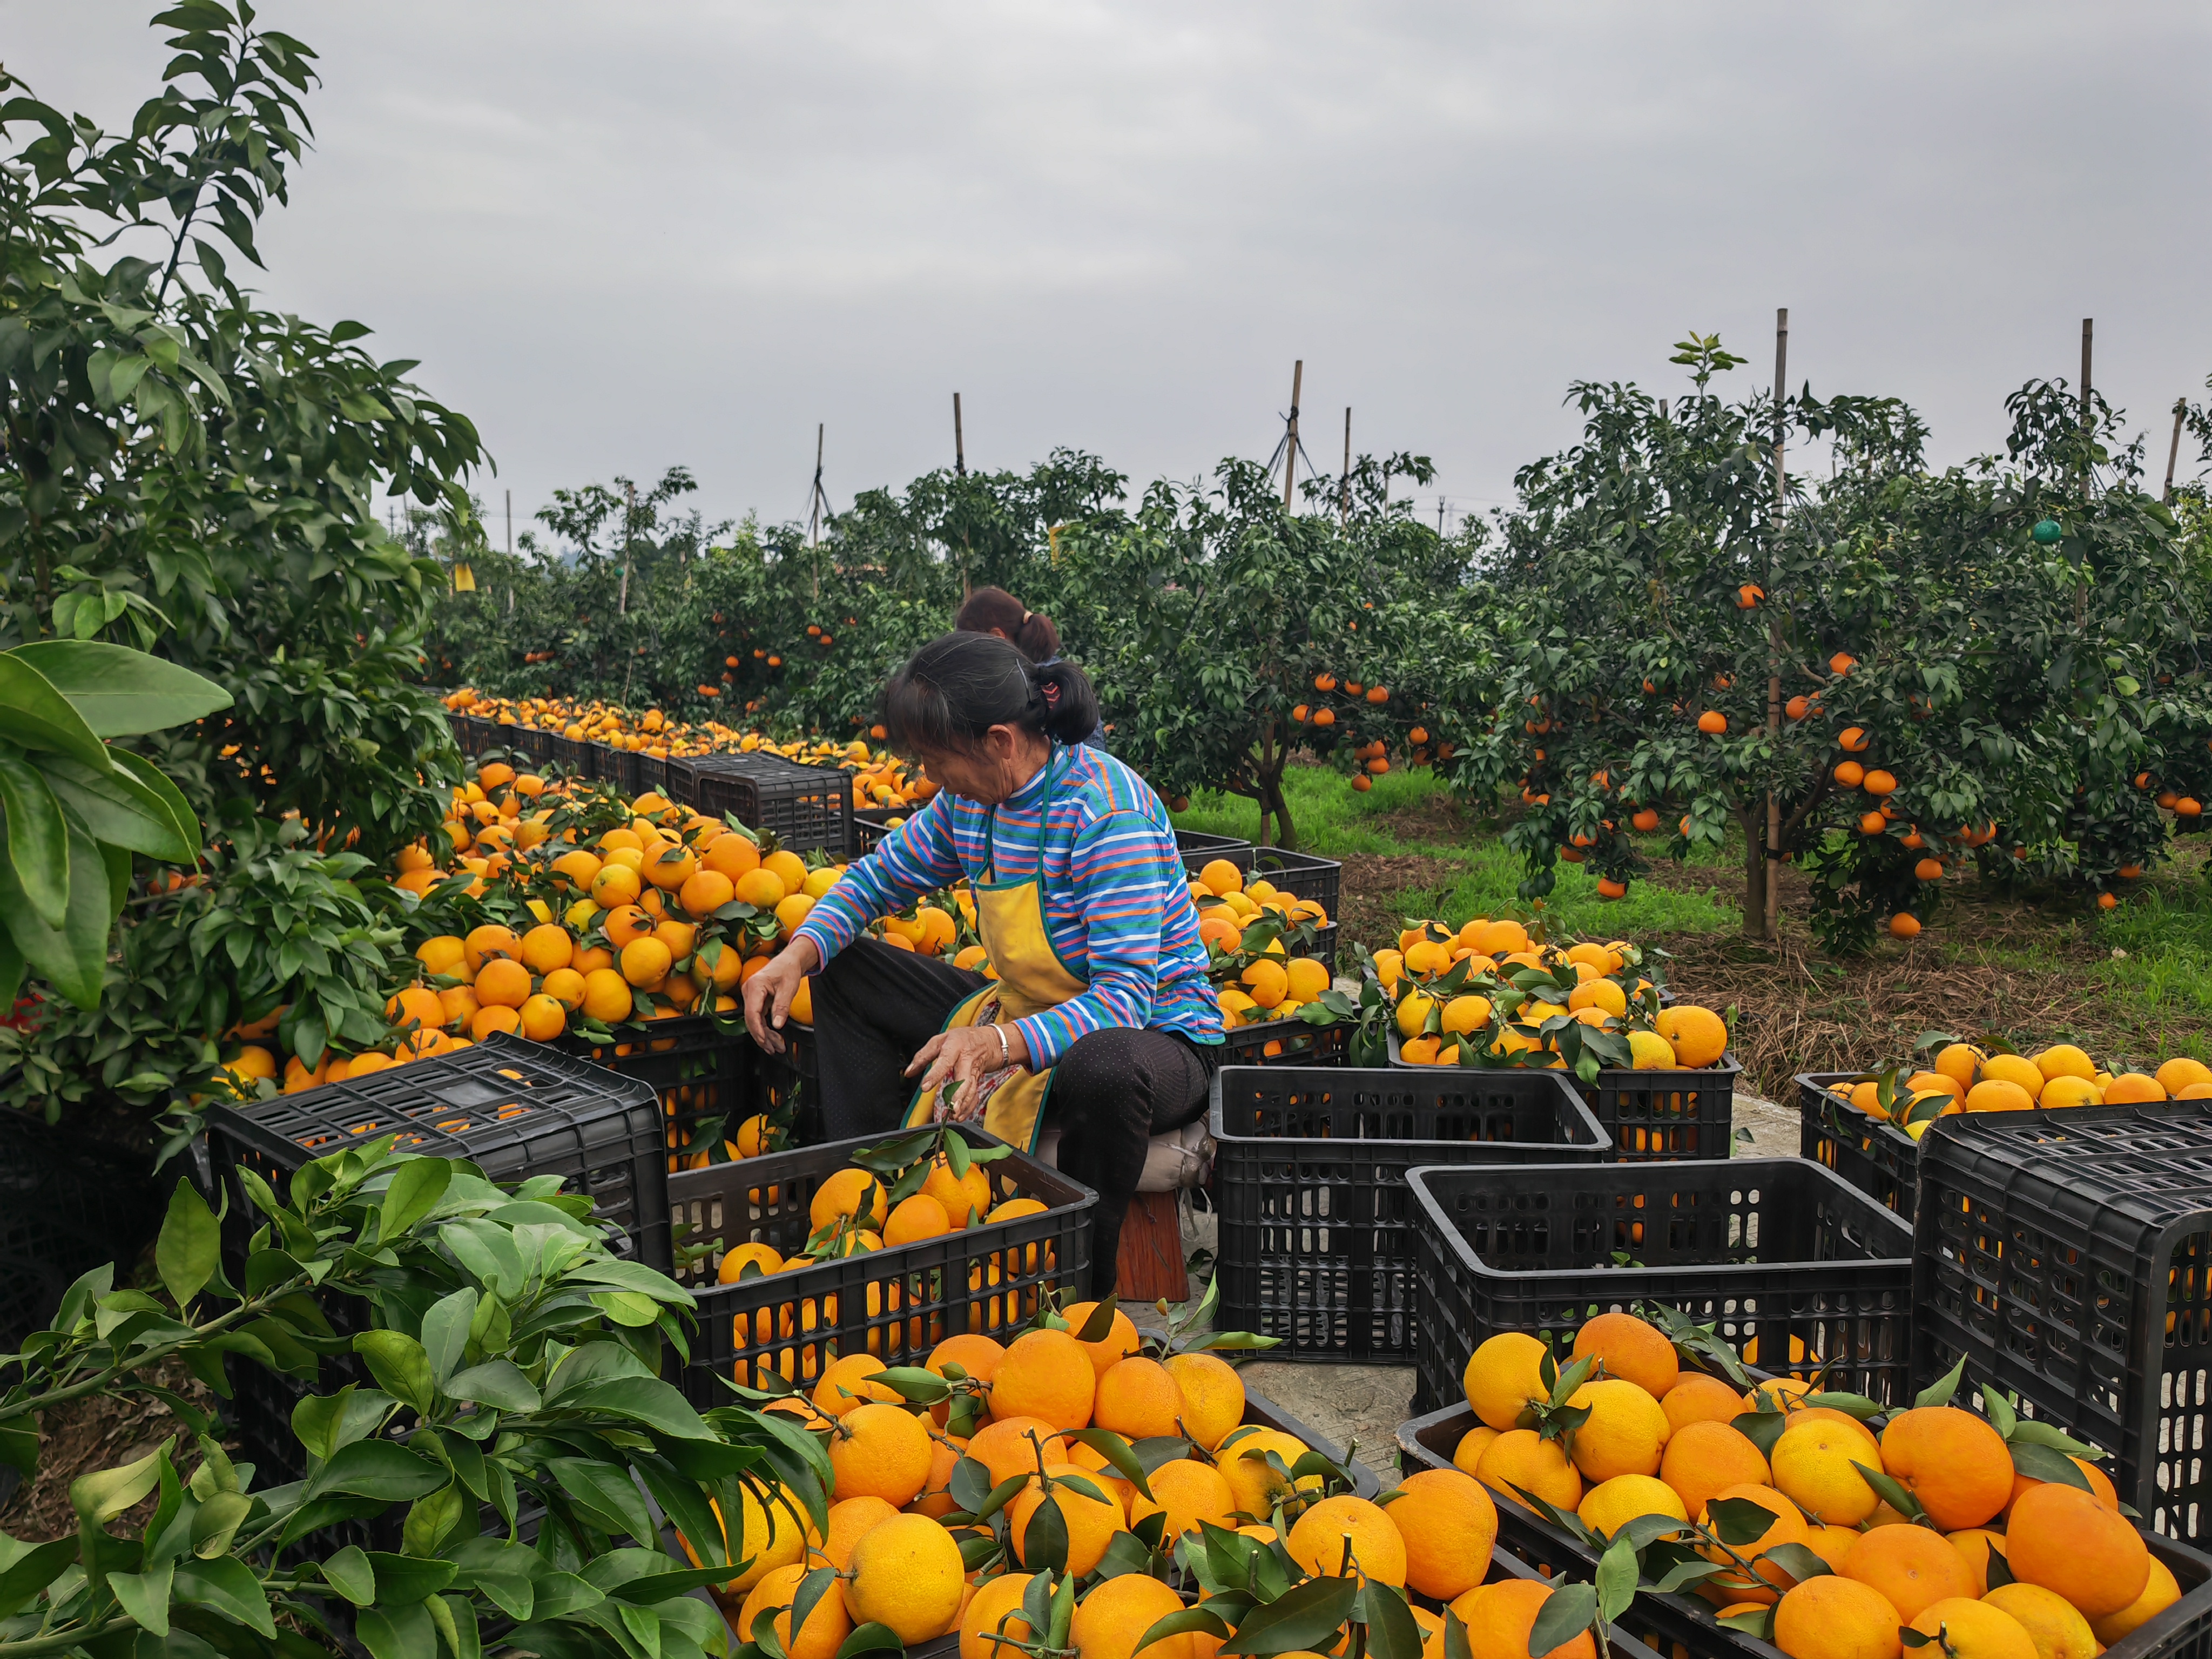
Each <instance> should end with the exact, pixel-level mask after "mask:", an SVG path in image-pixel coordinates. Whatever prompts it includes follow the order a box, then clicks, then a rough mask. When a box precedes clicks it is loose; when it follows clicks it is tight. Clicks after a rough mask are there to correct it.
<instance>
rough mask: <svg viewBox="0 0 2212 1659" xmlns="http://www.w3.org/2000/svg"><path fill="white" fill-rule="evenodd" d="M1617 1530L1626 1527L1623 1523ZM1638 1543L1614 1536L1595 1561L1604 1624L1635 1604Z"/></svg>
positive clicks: (1639, 1571) (1599, 1601) (1612, 1621)
mask: <svg viewBox="0 0 2212 1659" xmlns="http://www.w3.org/2000/svg"><path fill="white" fill-rule="evenodd" d="M1662 1518H1663V1517H1662ZM1621 1530H1622V1531H1623V1532H1626V1531H1627V1530H1628V1529H1627V1528H1626V1527H1624V1528H1621ZM1639 1547H1640V1546H1639V1545H1638V1544H1637V1543H1636V1542H1635V1541H1633V1540H1632V1539H1629V1538H1625V1537H1624V1538H1615V1539H1614V1540H1613V1543H1612V1544H1611V1545H1610V1546H1609V1547H1607V1550H1606V1553H1605V1554H1604V1555H1603V1557H1601V1559H1599V1561H1598V1564H1597V1578H1596V1583H1597V1599H1598V1611H1599V1612H1600V1613H1602V1614H1603V1615H1604V1617H1605V1621H1606V1623H1607V1624H1608V1625H1611V1624H1617V1623H1619V1622H1620V1619H1621V1618H1622V1616H1623V1615H1624V1614H1626V1613H1627V1611H1628V1609H1629V1608H1630V1607H1632V1606H1633V1605H1634V1604H1635V1601H1636V1586H1637V1582H1638V1578H1639V1577H1641V1574H1642V1569H1641V1567H1640V1566H1639V1565H1638V1562H1637V1559H1636V1552H1637V1550H1638V1548H1639ZM1547 1651H1548V1650H1547Z"/></svg>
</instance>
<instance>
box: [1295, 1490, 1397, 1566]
mask: <svg viewBox="0 0 2212 1659" xmlns="http://www.w3.org/2000/svg"><path fill="white" fill-rule="evenodd" d="M1285 1547H1286V1548H1288V1549H1289V1551H1290V1553H1291V1559H1292V1560H1294V1561H1296V1562H1297V1564H1298V1565H1300V1566H1302V1567H1304V1569H1305V1570H1306V1571H1308V1572H1309V1573H1311V1574H1312V1575H1314V1576H1315V1577H1331V1578H1344V1577H1359V1578H1364V1579H1367V1580H1370V1581H1371V1582H1373V1583H1378V1584H1395V1585H1403V1584H1404V1583H1405V1582H1406V1541H1405V1539H1404V1538H1403V1537H1402V1536H1401V1535H1400V1534H1399V1531H1398V1525H1397V1522H1395V1521H1393V1520H1391V1518H1390V1516H1389V1513H1388V1512H1387V1511H1386V1510H1383V1509H1382V1508H1381V1507H1380V1506H1378V1505H1376V1504H1370V1503H1369V1502H1368V1501H1367V1499H1365V1498H1352V1497H1338V1498H1322V1500H1321V1502H1320V1503H1318V1504H1313V1505H1312V1506H1311V1507H1310V1508H1309V1509H1308V1510H1306V1511H1305V1513H1304V1514H1303V1515H1301V1516H1298V1518H1297V1522H1295V1523H1294V1524H1293V1525H1292V1526H1291V1535H1290V1537H1289V1538H1288V1539H1287V1540H1285Z"/></svg>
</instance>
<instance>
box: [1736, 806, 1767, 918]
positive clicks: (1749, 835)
mask: <svg viewBox="0 0 2212 1659" xmlns="http://www.w3.org/2000/svg"><path fill="white" fill-rule="evenodd" d="M1765 804H1766V803H1765V798H1764V797H1761V798H1760V799H1759V800H1756V801H1754V802H1753V804H1752V805H1751V806H1750V807H1748V808H1747V809H1745V810H1744V811H1741V812H1738V813H1737V814H1736V817H1737V818H1738V820H1739V821H1740V822H1741V823H1742V825H1743V936H1744V937H1745V938H1746V939H1765V937H1766V936H1767V933H1766V880H1767V877H1768V875H1769V873H1770V864H1769V860H1768V859H1767V856H1766V813H1765Z"/></svg>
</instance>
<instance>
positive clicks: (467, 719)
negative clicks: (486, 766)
mask: <svg viewBox="0 0 2212 1659" xmlns="http://www.w3.org/2000/svg"><path fill="white" fill-rule="evenodd" d="M446 721H447V725H449V726H452V727H453V746H454V747H455V748H456V749H458V750H460V751H461V753H462V754H464V755H467V756H473V755H477V754H480V753H482V752H483V747H484V744H485V738H484V733H483V727H484V724H485V723H484V722H483V720H478V719H477V717H476V716H475V715H474V714H454V713H452V712H448V713H447V716H446Z"/></svg>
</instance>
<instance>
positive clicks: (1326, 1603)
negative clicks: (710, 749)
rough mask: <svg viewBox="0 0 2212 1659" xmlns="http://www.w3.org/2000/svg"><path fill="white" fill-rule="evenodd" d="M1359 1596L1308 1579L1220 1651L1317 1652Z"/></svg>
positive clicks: (1343, 1584) (1339, 1585) (1353, 1585)
mask: <svg viewBox="0 0 2212 1659" xmlns="http://www.w3.org/2000/svg"><path fill="white" fill-rule="evenodd" d="M1358 1593H1359V1585H1358V1581H1357V1580H1354V1579H1350V1578H1309V1579H1308V1580H1306V1582H1305V1583H1303V1584H1299V1585H1297V1586H1295V1587H1294V1588H1292V1589H1290V1590H1288V1591H1286V1592H1285V1593H1284V1594H1283V1595H1279V1596H1277V1597H1276V1598H1275V1599H1274V1600H1273V1601H1270V1602H1268V1603H1267V1606H1265V1607H1255V1609H1253V1611H1252V1612H1251V1613H1249V1614H1248V1615H1247V1616H1246V1618H1245V1619H1244V1621H1243V1623H1242V1624H1240V1625H1238V1626H1237V1633H1236V1634H1235V1635H1234V1636H1231V1638H1229V1639H1228V1640H1227V1641H1225V1642H1224V1643H1223V1644H1221V1651H1222V1652H1224V1653H1251V1654H1271V1653H1289V1652H1293V1651H1297V1650H1312V1651H1318V1650H1319V1649H1320V1648H1321V1647H1322V1646H1324V1645H1326V1644H1325V1643H1324V1641H1323V1638H1326V1637H1330V1636H1333V1635H1334V1634H1335V1632H1336V1631H1337V1629H1338V1627H1339V1626H1341V1625H1342V1624H1343V1623H1344V1621H1345V1620H1346V1618H1348V1617H1350V1615H1351V1613H1352V1600H1353V1598H1354V1597H1355V1596H1357V1595H1358ZM1545 1651H1547V1652H1549V1651H1550V1650H1549V1649H1547V1650H1545Z"/></svg>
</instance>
